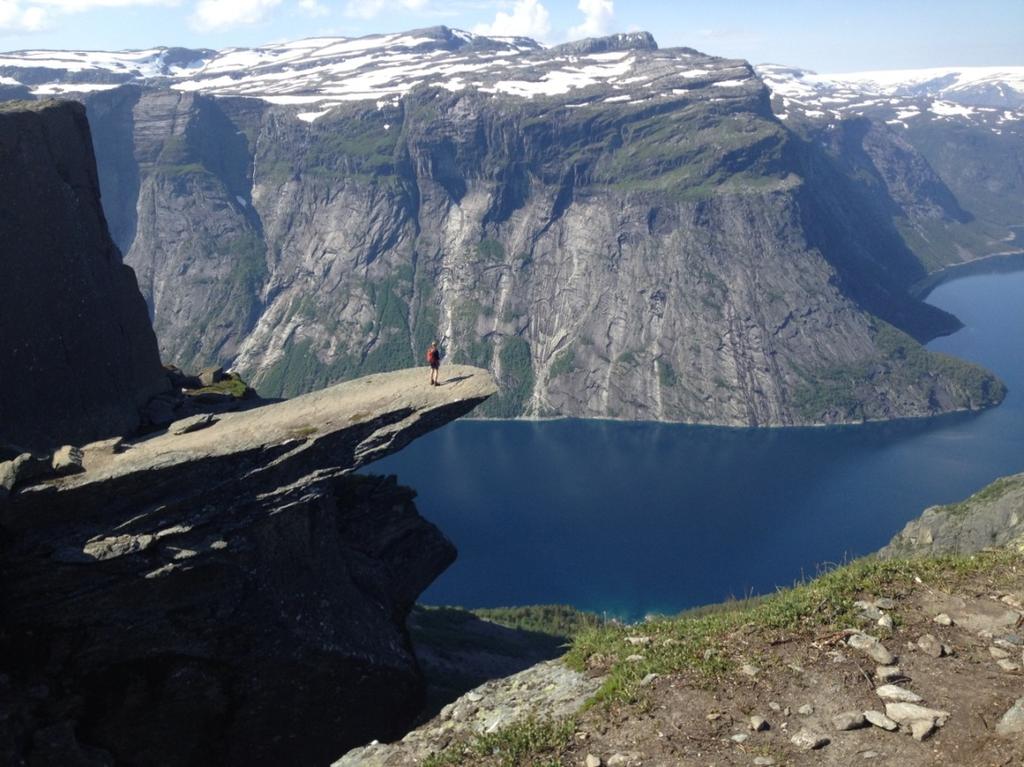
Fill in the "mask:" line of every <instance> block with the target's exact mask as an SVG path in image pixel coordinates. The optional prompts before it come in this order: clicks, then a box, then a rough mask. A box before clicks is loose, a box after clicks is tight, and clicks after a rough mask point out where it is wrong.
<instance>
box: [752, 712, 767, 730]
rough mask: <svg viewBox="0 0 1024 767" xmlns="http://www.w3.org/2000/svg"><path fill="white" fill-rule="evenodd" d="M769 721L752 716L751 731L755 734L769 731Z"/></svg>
mask: <svg viewBox="0 0 1024 767" xmlns="http://www.w3.org/2000/svg"><path fill="white" fill-rule="evenodd" d="M769 726H770V725H769V724H768V720H767V719H765V718H764V717H763V716H752V717H750V729H751V730H753V731H754V732H763V731H764V730H767V729H769Z"/></svg>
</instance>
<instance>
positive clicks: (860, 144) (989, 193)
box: [757, 64, 1024, 269]
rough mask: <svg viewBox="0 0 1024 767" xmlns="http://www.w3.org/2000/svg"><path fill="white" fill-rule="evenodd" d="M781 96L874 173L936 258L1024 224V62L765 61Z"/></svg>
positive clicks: (837, 149)
mask: <svg viewBox="0 0 1024 767" xmlns="http://www.w3.org/2000/svg"><path fill="white" fill-rule="evenodd" d="M757 71H758V73H759V74H760V75H761V77H762V78H763V79H764V81H765V84H766V85H767V86H768V87H769V88H770V89H771V92H772V107H773V109H774V110H775V112H776V114H777V115H778V116H779V118H780V119H782V120H784V121H785V122H786V124H787V125H789V126H790V127H792V128H793V129H794V130H796V131H797V132H799V133H801V134H802V135H804V136H807V137H809V138H811V139H812V140H816V141H819V142H820V143H822V144H823V145H825V146H826V147H828V148H829V150H830V151H831V153H832V154H833V155H834V156H836V157H837V158H839V159H840V161H841V162H843V163H845V164H847V165H848V169H849V170H850V171H851V172H853V173H860V174H861V175H864V176H870V177H874V179H875V180H876V181H877V182H878V185H879V187H880V188H884V189H885V193H884V194H885V195H887V196H889V197H891V198H892V202H893V203H894V205H893V206H891V213H892V214H893V218H894V221H895V223H896V225H897V226H898V227H899V228H900V230H901V232H902V233H903V235H904V237H905V238H906V240H907V243H908V244H909V245H910V246H911V248H912V249H913V250H914V252H915V253H916V254H917V255H918V257H919V258H920V259H921V261H922V262H923V263H924V264H925V265H926V266H928V267H929V268H932V269H933V268H936V267H940V266H943V265H946V264H952V263H957V262H960V261H965V260H969V259H971V258H977V257H978V256H980V255H986V254H989V253H997V252H1001V251H1004V250H1007V249H1011V248H1013V247H1020V246H1019V245H1017V246H1013V245H1008V244H1007V242H1008V240H1010V239H1011V238H1012V230H1011V227H1014V226H1019V225H1021V224H1024V159H1022V158H1024V67H962V68H952V67H951V68H945V69H920V70H896V71H880V72H859V73H852V74H837V75H819V74H816V73H814V72H810V71H808V70H802V69H796V68H793V67H782V66H777V65H772V64H764V65H760V66H758V67H757Z"/></svg>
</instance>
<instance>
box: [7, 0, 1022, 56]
mask: <svg viewBox="0 0 1024 767" xmlns="http://www.w3.org/2000/svg"><path fill="white" fill-rule="evenodd" d="M436 24H445V25H447V26H449V27H455V28H458V29H466V30H470V31H474V32H480V33H483V34H494V35H526V36H529V37H533V38H534V39H537V40H539V41H541V42H543V43H548V44H552V43H559V42H564V41H565V40H570V39H578V38H580V37H589V36H595V35H602V34H608V33H610V32H626V31H633V30H639V29H644V30H647V31H649V32H651V33H653V34H654V36H655V38H656V39H657V40H658V43H659V45H661V46H662V47H669V46H680V45H685V46H690V47H692V48H697V49H699V50H702V51H704V52H706V53H711V54H714V55H719V56H729V57H736V58H744V59H747V60H749V61H751V62H752V63H755V64H759V63H777V64H788V65H793V66H800V67H805V68H808V69H813V70H816V71H818V72H850V71H862V70H870V69H903V68H915V67H935V66H1010V65H1024V0H974V1H972V2H967V1H965V0H929V1H927V2H925V1H924V0H885V1H884V2H880V1H879V0H859V2H853V1H852V0H848V1H847V2H838V1H836V0H774V2H765V1H764V0H718V1H717V2H715V1H712V2H708V0H700V1H699V2H695V1H691V0H676V2H671V1H670V0H0V51H10V50H23V49H29V48H59V49H74V50H122V49H139V48H149V47H154V46H159V45H164V46H172V45H178V46H184V47H190V48H226V47H232V46H238V47H243V46H245V47H249V46H256V45H260V44H265V43H273V42H280V41H283V40H293V39H297V38H302V37H316V36H328V35H330V36H334V35H338V36H345V37H356V36H360V35H368V34H374V33H381V32H397V31H404V30H408V29H415V28H418V27H426V26H434V25H436Z"/></svg>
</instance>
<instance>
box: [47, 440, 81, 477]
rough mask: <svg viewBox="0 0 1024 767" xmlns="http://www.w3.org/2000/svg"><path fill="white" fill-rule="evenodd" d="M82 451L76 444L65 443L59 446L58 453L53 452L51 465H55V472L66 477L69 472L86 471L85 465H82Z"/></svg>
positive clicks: (78, 472)
mask: <svg viewBox="0 0 1024 767" xmlns="http://www.w3.org/2000/svg"><path fill="white" fill-rule="evenodd" d="M82 460H83V456H82V451H81V450H79V449H78V448H77V447H75V446H74V445H64V447H62V448H59V449H58V450H57V452H56V453H54V454H53V460H52V461H51V463H50V465H51V466H52V467H53V473H54V474H56V475H57V476H58V477H64V476H67V475H68V474H80V473H81V472H83V471H85V467H83V466H82Z"/></svg>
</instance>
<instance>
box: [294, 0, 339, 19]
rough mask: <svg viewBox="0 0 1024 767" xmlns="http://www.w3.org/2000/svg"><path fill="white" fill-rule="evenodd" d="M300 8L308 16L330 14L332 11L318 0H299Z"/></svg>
mask: <svg viewBox="0 0 1024 767" xmlns="http://www.w3.org/2000/svg"><path fill="white" fill-rule="evenodd" d="M299 8H300V9H301V10H302V12H303V13H305V14H306V15H307V16H314V17H316V16H328V15H330V13H331V11H330V9H329V8H328V7H327V6H326V5H323V4H322V3H320V2H318V0H299Z"/></svg>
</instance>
